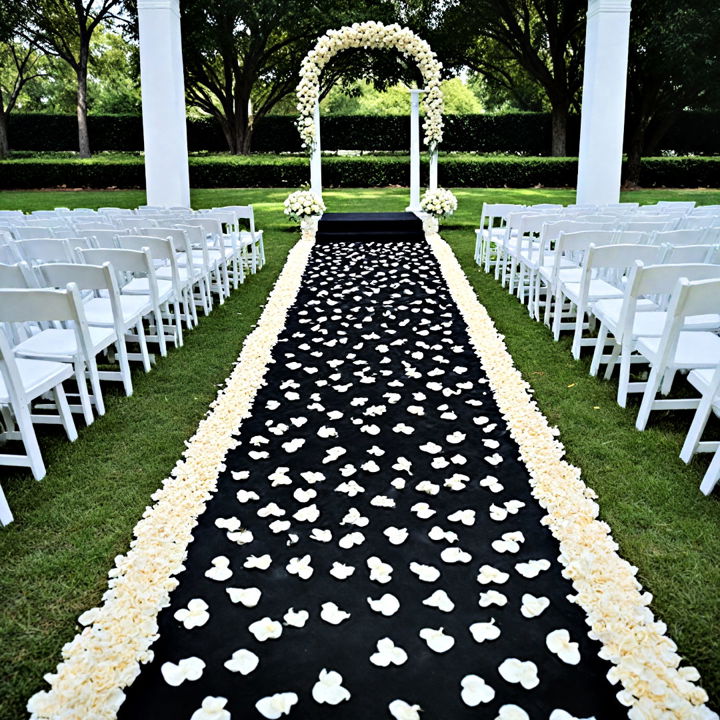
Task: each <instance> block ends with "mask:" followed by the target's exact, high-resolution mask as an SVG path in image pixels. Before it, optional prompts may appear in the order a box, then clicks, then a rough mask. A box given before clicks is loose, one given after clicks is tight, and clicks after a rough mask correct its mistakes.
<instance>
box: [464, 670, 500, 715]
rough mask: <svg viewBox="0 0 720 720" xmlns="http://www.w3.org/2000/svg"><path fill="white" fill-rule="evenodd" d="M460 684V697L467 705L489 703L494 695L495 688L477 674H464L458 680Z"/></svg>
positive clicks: (473, 705) (475, 705)
mask: <svg viewBox="0 0 720 720" xmlns="http://www.w3.org/2000/svg"><path fill="white" fill-rule="evenodd" d="M460 686H461V688H462V690H461V692H460V697H461V698H462V701H463V702H464V703H465V704H466V705H468V706H469V707H477V706H478V705H480V704H482V703H489V702H491V701H492V699H493V698H494V697H495V690H493V689H492V688H491V687H490V686H489V685H488V684H487V683H486V682H485V681H484V680H483V679H482V678H481V677H479V676H478V675H466V676H465V677H464V678H463V679H462V680H461V681H460Z"/></svg>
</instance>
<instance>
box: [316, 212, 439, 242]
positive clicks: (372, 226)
mask: <svg viewBox="0 0 720 720" xmlns="http://www.w3.org/2000/svg"><path fill="white" fill-rule="evenodd" d="M424 239H425V234H424V232H423V228H422V221H421V220H420V218H419V217H417V215H415V214H413V213H409V212H393V213H325V214H324V215H323V216H322V218H321V220H320V223H319V225H318V232H317V238H316V241H317V242H318V243H328V242H334V241H336V240H343V241H351V242H352V241H356V242H363V241H367V240H373V241H376V242H400V241H403V242H420V241H422V240H424Z"/></svg>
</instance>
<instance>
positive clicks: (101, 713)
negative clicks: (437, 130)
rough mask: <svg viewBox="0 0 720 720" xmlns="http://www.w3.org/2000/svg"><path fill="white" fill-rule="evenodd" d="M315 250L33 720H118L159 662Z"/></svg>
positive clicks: (260, 329) (286, 275) (274, 296)
mask: <svg viewBox="0 0 720 720" xmlns="http://www.w3.org/2000/svg"><path fill="white" fill-rule="evenodd" d="M314 242H315V237H314V233H312V234H310V235H308V234H304V235H303V238H302V239H300V240H299V241H298V242H297V243H296V244H295V246H294V247H293V248H292V249H291V250H290V252H289V253H288V257H287V261H286V263H285V266H284V267H283V269H282V271H281V273H280V275H279V276H278V278H277V281H276V282H275V286H274V288H273V290H272V292H271V293H270V295H269V296H268V300H267V303H266V305H265V308H264V310H263V312H262V314H261V316H260V319H259V320H258V323H257V325H256V327H255V329H254V330H253V331H252V332H251V333H250V334H249V335H248V336H247V337H246V338H245V342H244V343H243V346H242V350H241V351H240V355H239V357H238V359H237V361H236V363H235V366H234V369H233V371H232V373H231V374H230V376H229V377H228V379H227V382H226V384H225V387H224V388H223V389H222V390H220V392H219V393H218V396H217V398H216V399H215V400H214V401H213V403H212V404H211V406H210V408H211V410H210V412H209V414H208V415H207V416H206V417H205V418H204V419H203V420H202V421H201V422H200V425H199V426H198V429H197V432H196V433H195V435H194V436H193V437H192V438H191V439H190V440H189V441H188V442H187V443H186V445H187V449H186V450H185V452H184V453H183V459H182V460H180V461H179V462H178V463H177V465H176V466H175V468H174V469H173V471H172V473H171V475H170V477H168V478H166V479H165V480H164V481H163V484H162V487H161V488H160V489H158V490H157V491H156V492H155V493H153V495H152V500H153V501H154V505H152V506H149V507H147V508H146V509H145V512H144V513H143V517H142V519H141V520H140V522H138V524H137V525H136V526H135V529H134V530H133V535H134V539H133V540H132V542H131V543H130V550H129V551H128V553H127V554H126V555H119V556H118V557H117V558H116V559H115V567H114V568H113V569H112V570H111V571H110V572H109V574H108V577H109V582H108V589H107V590H106V592H105V593H104V595H103V597H102V600H103V602H102V604H101V605H100V606H99V607H97V608H93V609H92V610H88V611H87V612H85V613H83V614H82V615H81V616H80V619H79V622H80V624H81V625H86V626H87V627H85V629H84V630H83V631H82V632H80V633H79V634H78V635H76V636H75V638H74V639H73V640H72V641H71V642H69V643H67V644H66V645H65V646H64V647H63V649H62V657H63V660H62V662H61V663H60V664H59V665H58V667H57V670H56V672H55V673H49V674H47V675H45V680H46V681H47V682H48V683H49V684H50V689H49V690H47V691H41V692H38V693H36V694H35V695H33V696H32V697H31V698H30V700H29V701H28V707H27V709H28V712H29V713H30V717H31V720H50V719H53V718H60V717H62V718H63V720H87V718H94V719H95V720H101V719H105V718H107V719H111V718H115V717H116V715H117V711H118V709H119V708H120V706H121V705H122V702H123V700H124V699H125V694H124V692H123V689H124V688H125V687H127V686H128V685H129V684H130V683H131V682H132V681H133V680H134V679H135V677H136V676H137V675H138V674H139V672H140V664H141V663H145V662H149V661H150V660H151V659H152V650H151V649H150V646H151V645H152V643H153V642H154V641H155V640H156V638H157V631H158V625H157V615H158V613H159V612H160V610H161V609H162V608H164V607H166V606H167V605H168V604H169V596H170V592H171V591H172V590H173V589H174V588H175V587H176V586H177V584H178V580H177V579H176V578H175V576H176V575H177V574H178V573H179V572H181V571H182V570H183V569H184V568H183V562H184V561H185V558H186V556H187V546H188V544H189V542H190V541H191V539H192V530H193V528H194V527H195V525H196V524H197V519H198V517H199V516H200V515H201V514H202V512H203V511H204V509H205V505H206V503H207V502H208V500H209V499H210V497H211V496H212V493H213V491H214V490H215V488H216V485H217V478H218V475H219V473H220V472H221V471H222V470H223V469H224V458H225V455H226V453H227V451H228V450H230V449H231V448H233V447H235V445H236V441H235V440H234V438H233V435H234V434H235V433H236V432H237V429H238V427H239V425H240V424H241V422H242V421H243V420H244V419H245V418H247V417H248V416H249V414H250V409H251V407H252V403H253V400H254V399H255V395H256V394H257V391H258V390H259V389H260V388H261V387H262V385H263V384H264V377H265V373H266V371H267V367H268V363H269V361H270V359H271V352H272V349H273V346H274V345H275V344H276V342H277V339H278V336H279V334H280V332H281V331H282V330H283V328H284V327H285V322H286V318H287V313H288V310H289V309H290V307H291V305H292V304H293V302H294V301H295V298H296V297H297V293H298V290H299V288H300V283H301V281H302V276H303V273H304V271H305V267H306V265H307V262H308V258H309V256H310V252H311V250H312V248H313V245H314Z"/></svg>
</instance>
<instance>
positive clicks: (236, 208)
mask: <svg viewBox="0 0 720 720" xmlns="http://www.w3.org/2000/svg"><path fill="white" fill-rule="evenodd" d="M213 210H220V211H221V212H230V213H232V214H233V216H234V217H235V225H236V229H238V230H239V229H240V223H239V221H240V220H247V221H248V224H249V225H250V234H251V235H252V236H253V237H255V211H254V209H253V206H252V205H224V206H223V207H219V208H213Z"/></svg>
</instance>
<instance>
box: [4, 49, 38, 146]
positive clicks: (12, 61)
mask: <svg viewBox="0 0 720 720" xmlns="http://www.w3.org/2000/svg"><path fill="white" fill-rule="evenodd" d="M38 60H39V58H38V54H37V51H36V50H35V49H34V48H33V47H32V46H30V45H28V44H27V43H23V42H21V41H20V38H18V37H17V36H14V37H8V38H7V39H6V40H5V41H2V40H0V158H6V157H7V156H8V155H9V154H10V140H9V137H8V117H9V116H10V113H11V112H12V111H13V110H14V109H15V106H16V105H17V102H18V99H19V97H20V94H21V93H22V91H23V89H24V88H25V86H26V85H27V84H28V83H29V82H31V81H32V80H34V79H35V78H39V77H42V76H43V74H44V73H42V72H41V71H40V70H38Z"/></svg>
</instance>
